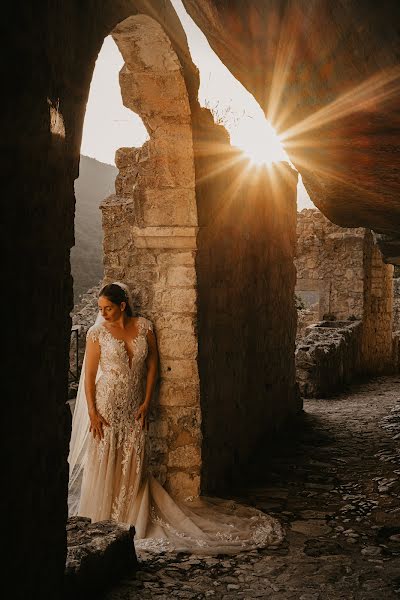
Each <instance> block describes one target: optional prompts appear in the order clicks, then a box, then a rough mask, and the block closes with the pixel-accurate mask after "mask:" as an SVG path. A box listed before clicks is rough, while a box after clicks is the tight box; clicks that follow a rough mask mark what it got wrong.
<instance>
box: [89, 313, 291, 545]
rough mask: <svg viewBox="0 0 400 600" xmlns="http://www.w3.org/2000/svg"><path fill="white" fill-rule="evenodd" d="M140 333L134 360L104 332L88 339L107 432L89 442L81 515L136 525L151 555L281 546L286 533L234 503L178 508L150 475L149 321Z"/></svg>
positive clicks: (197, 502) (95, 330)
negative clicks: (146, 404) (141, 411)
mask: <svg viewBox="0 0 400 600" xmlns="http://www.w3.org/2000/svg"><path fill="white" fill-rule="evenodd" d="M138 325H139V329H138V331H139V332H138V335H137V337H136V338H135V340H134V344H133V356H132V358H131V360H130V359H129V356H128V353H127V351H126V348H125V343H124V341H123V340H118V339H117V338H115V337H114V336H113V335H112V334H111V333H110V332H109V331H108V330H107V329H106V328H105V327H104V326H103V324H101V323H99V324H97V325H94V326H93V327H91V328H90V329H89V331H88V334H87V336H88V338H90V339H92V340H95V341H97V340H98V341H99V344H100V364H99V366H100V372H101V375H100V377H99V378H98V380H97V383H96V406H97V409H98V411H99V412H100V414H101V415H102V416H103V417H104V418H105V419H106V421H107V422H108V423H109V427H105V428H104V438H103V439H102V440H95V439H94V438H93V436H91V435H90V436H89V438H88V442H87V450H86V452H87V454H86V457H85V466H84V470H83V480H82V486H81V490H80V498H79V506H78V510H77V513H78V514H79V515H81V516H86V517H90V518H91V519H92V521H101V520H106V519H112V520H115V521H119V522H124V523H133V524H134V525H135V529H136V535H135V546H136V547H137V548H139V549H145V550H159V551H165V550H175V551H184V552H191V553H195V554H217V553H228V554H230V553H236V552H240V551H241V550H245V549H252V548H256V547H265V546H268V545H270V544H277V543H279V542H280V541H281V540H282V539H283V530H282V528H281V526H280V524H279V522H278V521H277V520H275V519H273V518H271V517H269V516H267V515H265V514H263V513H262V512H260V511H258V510H256V509H254V508H251V507H246V506H242V505H240V504H237V503H235V502H231V501H224V500H219V499H210V498H207V499H205V498H196V499H194V500H192V501H185V502H178V501H175V500H173V499H172V498H171V496H169V494H168V493H167V492H166V491H165V490H164V488H163V487H162V486H161V485H160V484H159V483H158V481H157V480H156V479H155V478H154V477H153V476H152V475H151V474H150V472H149V471H148V467H147V456H148V448H147V435H146V433H145V431H143V430H142V429H141V427H140V424H139V423H138V422H137V421H136V420H135V416H134V415H135V412H136V410H137V409H138V407H139V406H140V404H141V403H142V401H143V397H144V380H145V359H146V356H147V332H148V330H149V329H151V328H152V326H151V323H150V321H148V320H147V319H145V318H143V317H139V322H138Z"/></svg>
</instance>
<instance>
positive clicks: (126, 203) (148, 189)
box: [102, 15, 201, 497]
mask: <svg viewBox="0 0 400 600" xmlns="http://www.w3.org/2000/svg"><path fill="white" fill-rule="evenodd" d="M113 37H114V39H115V41H116V43H117V44H118V47H119V49H120V51H121V53H122V55H123V57H124V59H125V65H124V66H123V68H122V70H121V73H120V84H121V92H122V97H123V100H124V104H125V106H127V107H128V108H131V109H132V110H134V111H135V112H137V113H138V114H139V115H140V116H141V118H142V119H143V122H144V124H145V126H146V127H147V129H148V131H149V134H150V140H149V141H148V142H146V144H144V146H143V147H142V148H140V149H136V148H122V149H120V150H119V151H118V152H117V155H116V164H117V167H118V169H119V174H118V177H117V180H116V195H115V196H111V197H110V198H108V199H107V200H106V201H105V202H103V204H102V211H103V229H104V255H105V280H106V281H107V282H108V281H112V280H116V279H122V280H124V281H125V282H126V283H127V284H128V285H129V287H130V288H131V290H132V292H133V294H134V296H136V299H137V301H138V305H139V312H140V313H142V314H144V315H145V316H147V317H149V318H150V319H151V320H152V321H153V323H154V325H155V330H156V333H157V337H158V343H159V349H160V358H161V380H160V389H159V394H158V403H157V405H155V404H154V403H153V410H154V413H155V414H156V415H157V417H156V419H155V420H154V422H153V423H152V425H151V428H150V436H151V446H152V465H153V471H154V472H155V474H156V475H157V477H158V478H159V480H160V481H161V482H162V483H164V484H165V485H166V488H167V489H169V490H170V491H172V492H173V493H174V495H175V496H181V497H186V496H191V495H197V494H198V492H199V486H200V462H201V439H200V404H199V402H200V398H199V378H198V371H197V362H196V358H197V336H196V333H195V328H196V272H195V250H196V235H197V210H196V199H195V172H194V158H193V142H192V129H191V111H190V105H189V100H188V93H187V89H186V86H185V82H184V79H183V75H182V69H181V66H180V63H179V61H178V59H177V57H176V54H175V52H174V50H173V48H172V46H171V43H170V40H169V39H168V37H167V36H166V34H165V33H164V31H163V29H162V27H161V26H160V25H159V24H158V23H156V22H155V21H153V20H152V19H151V18H150V17H147V16H144V15H138V16H134V17H130V18H129V19H127V20H125V21H123V22H122V23H121V24H120V25H118V27H117V28H116V29H115V30H114V31H113Z"/></svg>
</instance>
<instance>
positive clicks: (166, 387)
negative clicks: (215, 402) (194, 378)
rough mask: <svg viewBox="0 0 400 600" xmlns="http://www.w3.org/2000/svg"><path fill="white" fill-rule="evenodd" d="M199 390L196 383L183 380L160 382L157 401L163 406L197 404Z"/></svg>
mask: <svg viewBox="0 0 400 600" xmlns="http://www.w3.org/2000/svg"><path fill="white" fill-rule="evenodd" d="M199 401H200V391H199V386H198V384H197V383H192V382H188V381H184V380H177V381H174V380H165V381H162V382H161V386H160V393H159V403H160V405H164V406H197V405H198V404H199Z"/></svg>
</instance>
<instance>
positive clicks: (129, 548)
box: [65, 517, 137, 600]
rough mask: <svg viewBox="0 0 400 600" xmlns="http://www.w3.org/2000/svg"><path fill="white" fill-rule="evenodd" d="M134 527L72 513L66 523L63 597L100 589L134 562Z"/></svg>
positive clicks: (127, 570) (77, 596) (129, 568)
mask: <svg viewBox="0 0 400 600" xmlns="http://www.w3.org/2000/svg"><path fill="white" fill-rule="evenodd" d="M134 533H135V528H134V527H133V526H129V525H123V524H121V523H119V524H117V523H114V522H112V521H101V522H99V523H91V521H90V519H87V518H84V517H71V518H70V519H68V523H67V544H68V547H67V560H66V567H65V590H66V591H65V594H66V596H65V597H66V598H67V599H68V598H71V600H78V599H80V598H85V596H87V595H88V594H89V593H90V594H93V593H95V592H98V593H100V591H101V590H102V589H104V588H105V587H107V586H109V585H110V583H112V582H114V581H117V580H118V579H119V578H120V577H122V576H123V575H125V574H126V573H128V572H132V570H133V569H135V568H136V566H137V559H136V553H135V547H134V543H133V538H134Z"/></svg>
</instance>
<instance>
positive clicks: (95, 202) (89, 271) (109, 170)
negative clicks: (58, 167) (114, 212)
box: [71, 155, 118, 303]
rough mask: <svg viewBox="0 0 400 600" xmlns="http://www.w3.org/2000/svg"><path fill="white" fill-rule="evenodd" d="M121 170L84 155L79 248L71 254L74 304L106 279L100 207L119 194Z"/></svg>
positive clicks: (79, 198) (78, 217) (77, 226)
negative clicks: (116, 188)
mask: <svg viewBox="0 0 400 600" xmlns="http://www.w3.org/2000/svg"><path fill="white" fill-rule="evenodd" d="M117 174H118V169H117V168H116V167H114V166H112V165H107V164H104V163H102V162H99V161H98V160H95V159H94V158H89V157H88V156H82V155H81V162H80V169H79V178H78V179H77V180H76V181H75V196H76V212H75V246H74V247H73V248H72V250H71V269H72V275H73V278H74V300H75V303H76V302H77V301H78V299H79V297H80V296H81V294H83V293H84V292H86V291H87V290H88V289H89V288H91V287H92V286H93V285H96V284H97V283H98V282H99V281H100V279H101V278H102V277H103V249H102V244H103V232H102V228H101V211H100V209H99V205H100V203H101V202H102V200H104V199H105V198H107V196H110V195H111V194H114V193H115V178H116V176H117Z"/></svg>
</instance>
